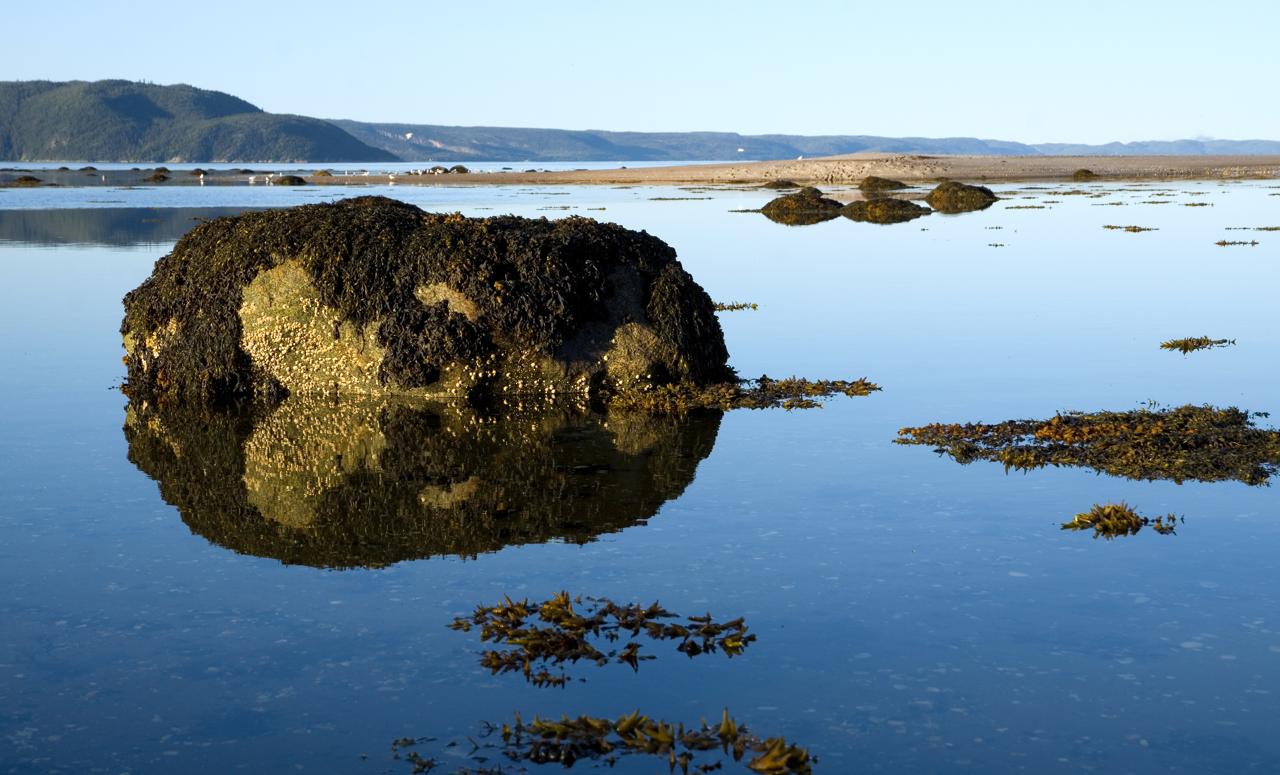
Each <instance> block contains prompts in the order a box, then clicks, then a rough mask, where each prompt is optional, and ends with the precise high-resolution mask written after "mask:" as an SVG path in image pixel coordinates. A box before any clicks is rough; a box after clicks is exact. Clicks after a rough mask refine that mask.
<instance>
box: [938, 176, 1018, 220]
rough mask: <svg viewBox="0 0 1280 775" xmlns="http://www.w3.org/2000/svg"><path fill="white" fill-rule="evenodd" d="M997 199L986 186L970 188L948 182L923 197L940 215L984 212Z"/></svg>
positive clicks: (952, 181) (954, 182) (964, 184)
mask: <svg viewBox="0 0 1280 775" xmlns="http://www.w3.org/2000/svg"><path fill="white" fill-rule="evenodd" d="M997 199H999V197H997V196H996V195H995V192H993V191H992V190H991V189H989V188H987V187H986V186H970V185H968V184H966V183H959V182H957V181H954V180H948V181H946V182H944V183H940V184H938V187H937V188H935V189H933V190H932V191H930V192H929V196H927V197H925V200H924V201H926V202H928V203H929V206H930V207H932V208H933V209H935V210H937V211H938V212H941V213H968V212H973V211H974V210H985V209H987V208H988V207H990V206H991V205H992V204H993V203H995V201H996V200H997Z"/></svg>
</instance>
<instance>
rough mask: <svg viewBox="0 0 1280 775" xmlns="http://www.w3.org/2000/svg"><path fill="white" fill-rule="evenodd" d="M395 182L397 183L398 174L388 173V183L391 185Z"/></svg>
mask: <svg viewBox="0 0 1280 775" xmlns="http://www.w3.org/2000/svg"><path fill="white" fill-rule="evenodd" d="M395 184H396V176H395V175H391V174H388V175H387V185H389V186H394V185H395Z"/></svg>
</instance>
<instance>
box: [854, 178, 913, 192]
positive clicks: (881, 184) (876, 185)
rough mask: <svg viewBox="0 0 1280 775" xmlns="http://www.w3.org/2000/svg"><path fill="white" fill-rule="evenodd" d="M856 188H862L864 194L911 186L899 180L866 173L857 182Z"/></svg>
mask: <svg viewBox="0 0 1280 775" xmlns="http://www.w3.org/2000/svg"><path fill="white" fill-rule="evenodd" d="M858 188H860V189H862V192H863V193H864V194H874V193H876V192H879V191H901V190H902V189H904V188H911V186H908V185H907V184H906V183H903V182H902V181H900V180H892V179H890V178H880V177H876V176H875V175H868V176H866V177H865V178H863V179H862V182H861V183H859V184H858Z"/></svg>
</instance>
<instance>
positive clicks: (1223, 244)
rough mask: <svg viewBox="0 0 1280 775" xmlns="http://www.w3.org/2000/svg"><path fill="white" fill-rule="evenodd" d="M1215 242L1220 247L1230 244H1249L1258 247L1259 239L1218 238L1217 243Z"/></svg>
mask: <svg viewBox="0 0 1280 775" xmlns="http://www.w3.org/2000/svg"><path fill="white" fill-rule="evenodd" d="M1213 244H1215V245H1217V246H1218V247H1220V248H1225V247H1229V246H1231V245H1247V246H1248V247H1256V246H1257V245H1258V241H1257V240H1225V239H1220V240H1218V241H1217V242H1215V243H1213Z"/></svg>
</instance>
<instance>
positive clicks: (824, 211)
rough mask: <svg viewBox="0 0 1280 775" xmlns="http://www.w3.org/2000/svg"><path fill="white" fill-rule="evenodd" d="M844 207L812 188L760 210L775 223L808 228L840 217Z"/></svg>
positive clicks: (787, 196) (771, 203)
mask: <svg viewBox="0 0 1280 775" xmlns="http://www.w3.org/2000/svg"><path fill="white" fill-rule="evenodd" d="M842 207H844V205H842V204H841V203H840V202H837V201H836V200H834V199H828V198H827V197H825V196H823V195H822V192H821V191H819V190H818V189H816V188H813V187H812V186H809V187H806V188H802V189H800V190H799V191H797V192H796V193H794V194H787V195H786V196H780V197H778V198H777V199H774V200H773V201H771V202H769V203H768V204H766V205H765V206H764V207H763V208H761V209H760V212H762V213H764V216H765V217H766V218H768V219H769V220H771V221H773V222H775V223H784V224H786V225H788V226H808V225H811V224H815V223H822V222H823V221H829V220H831V219H832V218H836V217H838V216H839V215H840V208H842Z"/></svg>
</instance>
